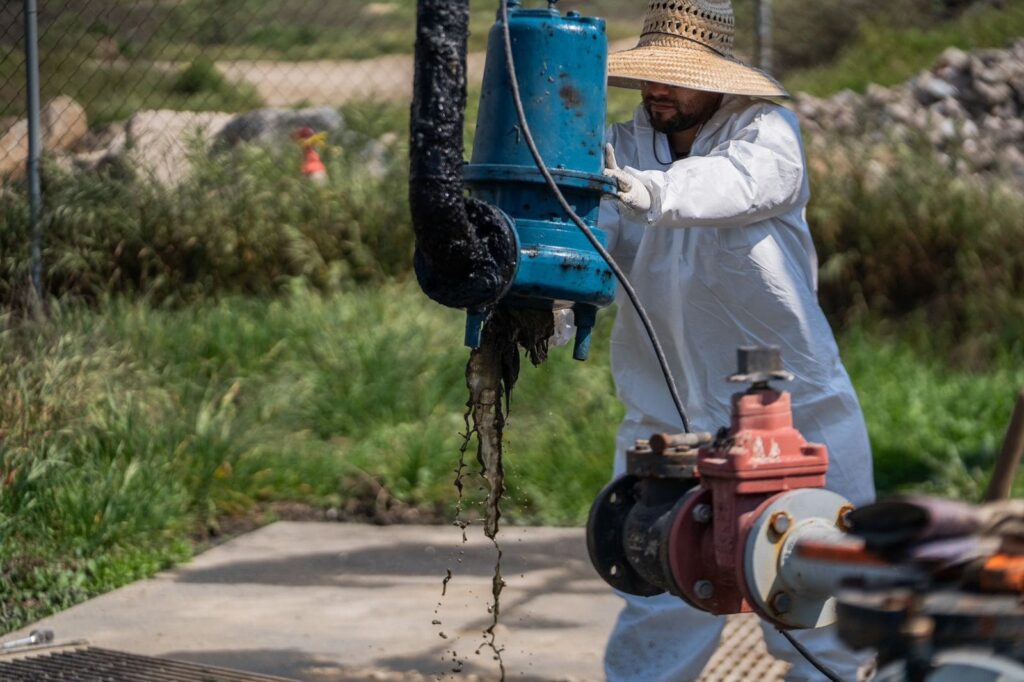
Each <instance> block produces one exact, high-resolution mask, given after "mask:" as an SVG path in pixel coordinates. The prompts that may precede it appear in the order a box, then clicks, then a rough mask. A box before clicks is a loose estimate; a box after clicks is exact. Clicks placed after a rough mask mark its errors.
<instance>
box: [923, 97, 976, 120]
mask: <svg viewBox="0 0 1024 682" xmlns="http://www.w3.org/2000/svg"><path fill="white" fill-rule="evenodd" d="M929 110H930V111H932V112H933V113H935V114H938V115H940V116H942V117H944V118H952V119H954V120H956V121H966V120H967V119H968V118H970V114H969V113H968V112H967V109H964V107H963V105H962V104H960V102H959V100H957V99H956V98H955V97H947V98H946V99H944V100H941V101H939V102H936V103H935V104H933V105H932V106H931V107H929Z"/></svg>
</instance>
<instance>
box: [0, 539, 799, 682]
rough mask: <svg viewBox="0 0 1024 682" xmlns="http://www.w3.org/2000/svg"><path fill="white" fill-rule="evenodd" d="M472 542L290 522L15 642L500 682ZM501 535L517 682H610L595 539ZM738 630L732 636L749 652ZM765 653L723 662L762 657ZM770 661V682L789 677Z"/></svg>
mask: <svg viewBox="0 0 1024 682" xmlns="http://www.w3.org/2000/svg"><path fill="white" fill-rule="evenodd" d="M470 531H475V532H471V533H470V537H469V541H468V542H467V543H466V544H462V542H461V540H462V538H461V534H460V533H459V531H458V529H456V528H454V527H451V526H444V527H428V526H389V527H378V526H368V525H359V524H331V523H294V522H280V523H276V524H273V525H271V526H267V527H265V528H262V529H260V530H258V531H255V532H253V533H250V534H248V535H244V536H241V537H239V538H236V539H234V540H232V541H230V542H228V543H225V544H224V545H221V546H218V547H216V548H214V549H211V550H210V551H208V552H206V553H204V554H202V555H200V556H198V557H196V558H195V559H194V560H193V561H192V562H190V563H189V564H187V565H185V566H181V567H178V568H175V569H174V570H171V571H167V572H164V573H161V574H159V575H157V576H156V577H154V578H152V579H150V580H144V581H140V582H138V583H134V584H132V585H129V586H127V587H124V588H122V589H120V590H116V591H114V592H112V593H109V594H106V595H103V596H101V597H98V598H96V599H93V600H91V601H89V602H87V603H84V604H81V605H79V606H76V607H74V608H72V609H69V610H67V611H65V612H63V613H60V614H57V615H55V616H52V617H50V618H47V619H45V620H43V621H40V622H39V623H36V624H34V625H33V626H32V627H31V628H26V629H25V630H24V631H22V632H19V633H14V634H13V635H11V638H13V637H17V636H21V635H23V634H27V632H28V630H30V629H36V628H50V629H52V630H53V631H54V632H55V634H56V637H57V639H58V640H59V641H68V640H75V639H85V640H88V642H89V643H90V644H93V645H95V646H100V647H105V648H108V649H116V650H121V651H127V652H131V653H137V654H143V655H151V656H166V657H170V658H176V659H180V660H186V661H193V662H197V663H207V664H211V665H219V666H225V667H230V668H237V669H240V670H249V671H253V672H259V673H263V674H270V675H279V676H282V677H288V678H293V679H297V680H310V681H312V682H328V681H330V682H339V681H342V680H367V679H378V680H392V679H393V680H397V679H402V680H408V679H412V680H415V679H447V678H451V679H460V680H472V679H488V680H490V679H496V678H497V676H498V667H497V662H496V661H495V660H493V653H492V652H491V651H490V649H488V648H487V647H486V646H482V645H483V644H484V643H485V636H484V634H483V630H484V629H485V628H486V627H487V626H488V625H489V624H490V621H491V616H490V614H489V613H488V604H489V602H490V597H491V584H492V576H493V571H494V564H495V556H496V554H495V550H494V547H493V546H492V545H491V544H490V541H488V540H487V539H486V538H484V537H482V534H481V533H480V530H479V529H478V528H471V529H470ZM500 537H501V538H502V549H503V550H504V556H503V558H502V575H503V576H504V578H505V580H506V582H507V587H506V588H505V591H504V592H503V594H502V602H501V618H500V619H499V626H498V627H497V629H496V633H497V645H498V646H499V647H500V648H502V649H503V659H504V664H505V668H506V671H507V676H508V679H510V680H567V681H568V680H597V679H601V677H602V675H601V652H602V650H603V647H604V642H605V640H606V639H607V637H608V633H609V631H610V630H611V626H612V623H613V622H614V619H615V616H616V614H617V612H618V609H619V606H620V603H621V602H620V601H619V599H618V598H617V597H615V596H614V595H613V594H612V593H611V592H610V591H609V589H608V588H607V587H606V586H605V585H604V583H602V582H601V581H600V580H599V579H598V578H597V577H596V575H595V574H594V573H593V569H592V568H591V567H590V564H589V561H588V559H587V556H586V548H585V544H584V539H583V532H582V530H581V529H576V528H568V529H567V528H522V527H506V528H503V529H502V532H501V535H500ZM449 569H450V570H451V572H452V578H451V580H450V581H449V582H448V584H447V589H446V594H445V595H443V596H442V581H443V578H444V577H445V575H446V573H447V571H448V570H449ZM737 623H739V621H737V622H736V623H733V624H731V627H730V629H729V630H730V631H731V632H732V633H735V635H737V636H738V635H742V637H745V638H746V639H750V637H749V635H750V633H749V632H746V630H750V628H749V627H746V630H744V632H743V633H740V632H739V630H740V629H743V628H742V627H740V626H739V625H738V624H737ZM747 624H748V623H747V622H746V621H744V622H743V623H742V625H744V626H746V625H747ZM755 629H756V628H755ZM726 636H727V638H729V637H731V636H732V638H733V639H736V636H733V635H730V632H727V635H726ZM5 639H7V638H5ZM755 640H756V635H755ZM737 641H739V640H737ZM744 641H745V640H744ZM758 645H759V642H758V641H753V642H751V643H749V644H746V645H744V647H743V649H744V651H735V648H736V647H735V646H730V647H723V650H726V649H728V650H729V651H732V654H731V655H737V654H744V653H747V654H752V655H754V657H755V658H759V659H763V658H764V656H763V653H762V654H758V653H757V652H756V647H757V646H758ZM762 651H763V649H762ZM766 663H767V664H768V667H764V666H761V667H762V668H763V669H764V673H762V674H761V675H759V677H760V679H761V680H764V681H765V682H767V681H768V680H773V679H778V676H777V674H774V673H776V672H780V671H781V669H779V670H775V668H772V667H771V664H773V663H774V662H773V661H771V659H768V661H767V662H766ZM723 664H725V665H723ZM716 665H717V666H718V667H720V668H723V669H729V668H732V666H731V665H729V664H728V662H727V661H725V660H722V661H720V662H717V663H716ZM777 667H778V666H776V668H777ZM454 668H458V669H460V670H461V672H460V673H458V674H456V673H453V669H454Z"/></svg>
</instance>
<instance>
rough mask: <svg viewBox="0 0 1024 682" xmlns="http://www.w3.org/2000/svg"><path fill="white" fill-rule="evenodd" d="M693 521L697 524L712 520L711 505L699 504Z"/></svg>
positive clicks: (695, 509) (694, 512) (695, 508)
mask: <svg viewBox="0 0 1024 682" xmlns="http://www.w3.org/2000/svg"><path fill="white" fill-rule="evenodd" d="M693 520H694V521H696V522H697V523H707V522H709V521H710V520H711V505H710V504H698V505H697V506H696V507H694V508H693Z"/></svg>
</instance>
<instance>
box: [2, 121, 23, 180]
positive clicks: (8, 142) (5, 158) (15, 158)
mask: <svg viewBox="0 0 1024 682" xmlns="http://www.w3.org/2000/svg"><path fill="white" fill-rule="evenodd" d="M27 160H28V121H25V120H24V119H22V120H21V121H18V122H17V123H15V124H14V125H12V126H10V127H9V128H8V129H7V132H6V133H4V134H3V137H0V181H3V180H10V181H12V182H13V181H16V180H19V179H21V178H23V177H24V176H25V163H26V162H27Z"/></svg>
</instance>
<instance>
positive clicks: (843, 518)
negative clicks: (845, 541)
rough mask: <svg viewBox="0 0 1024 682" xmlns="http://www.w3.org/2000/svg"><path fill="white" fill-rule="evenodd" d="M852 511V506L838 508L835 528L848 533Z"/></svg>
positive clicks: (846, 505)
mask: <svg viewBox="0 0 1024 682" xmlns="http://www.w3.org/2000/svg"><path fill="white" fill-rule="evenodd" d="M852 511H853V505H852V504H844V505H843V506H842V507H840V508H839V513H838V514H836V526H837V527H838V528H839V530H841V531H843V532H844V533H848V532H849V531H850V512H852Z"/></svg>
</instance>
